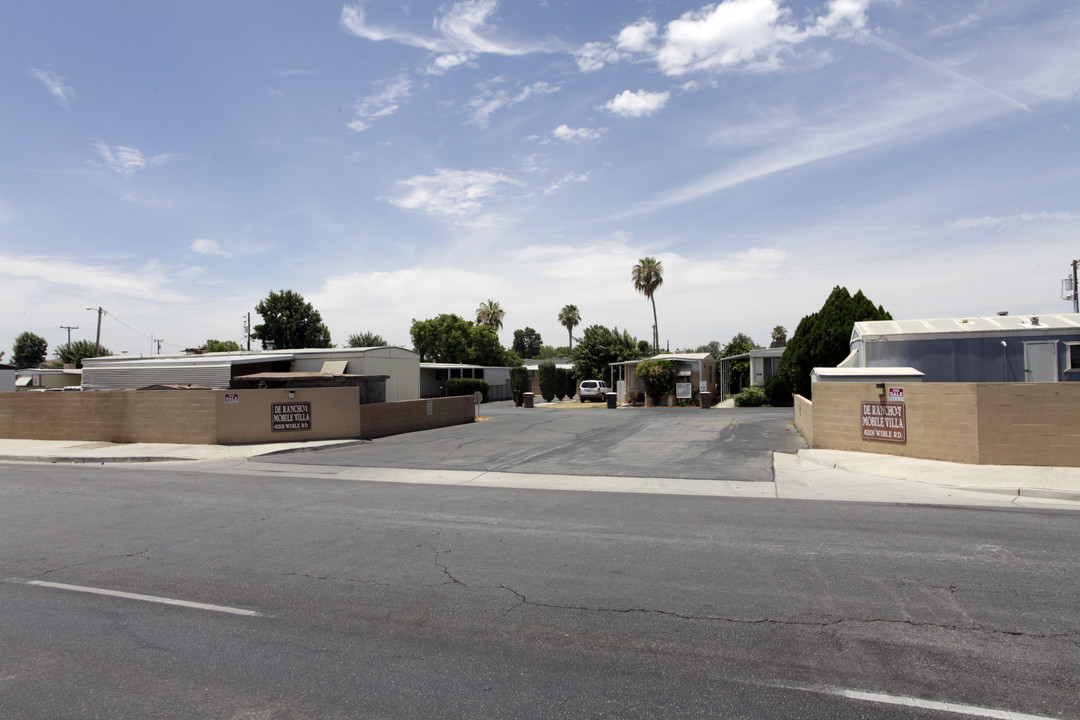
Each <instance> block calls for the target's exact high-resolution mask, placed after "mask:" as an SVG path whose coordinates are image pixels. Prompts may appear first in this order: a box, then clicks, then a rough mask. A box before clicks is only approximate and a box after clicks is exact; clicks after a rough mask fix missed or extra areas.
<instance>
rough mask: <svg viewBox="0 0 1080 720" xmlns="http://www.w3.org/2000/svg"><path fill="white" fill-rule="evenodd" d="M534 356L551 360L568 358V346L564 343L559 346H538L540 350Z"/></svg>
mask: <svg viewBox="0 0 1080 720" xmlns="http://www.w3.org/2000/svg"><path fill="white" fill-rule="evenodd" d="M536 357H537V358H538V359H540V360H551V359H552V358H568V357H570V348H568V347H567V346H565V345H560V346H559V347H551V346H550V345H542V346H541V347H540V351H539V352H538V353H536Z"/></svg>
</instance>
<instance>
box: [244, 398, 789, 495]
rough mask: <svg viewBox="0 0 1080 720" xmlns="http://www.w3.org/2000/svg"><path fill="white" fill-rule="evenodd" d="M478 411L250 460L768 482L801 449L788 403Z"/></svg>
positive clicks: (506, 406)
mask: <svg viewBox="0 0 1080 720" xmlns="http://www.w3.org/2000/svg"><path fill="white" fill-rule="evenodd" d="M480 412H481V415H482V416H484V417H486V418H487V419H486V420H484V421H482V422H477V423H472V424H469V425H458V426H454V427H448V428H439V429H436V430H425V431H422V432H414V433H407V434H404V435H396V436H393V437H388V438H381V439H378V440H374V441H371V442H366V443H363V444H360V445H352V446H347V447H331V448H326V449H320V450H313V451H311V452H305V453H299V454H284V455H271V456H262V457H259V458H253V459H252V462H270V463H285V464H290V463H291V464H304V465H334V466H345V467H392V468H414V469H423V470H473V471H487V472H523V473H540V474H545V473H547V474H559V475H606V476H615V477H660V478H688V479H697V480H740V481H744V482H745V481H759V482H771V481H772V480H773V465H772V454H773V453H774V452H785V453H794V452H797V451H798V450H799V449H800V448H805V447H806V443H805V442H803V439H802V436H801V435H800V434H799V432H798V431H797V430H796V429H795V426H794V425H793V423H792V411H791V409H790V408H779V409H773V408H713V409H711V410H700V409H696V408H649V409H644V408H620V409H618V410H609V409H607V408H606V407H603V406H590V407H580V406H573V407H539V408H533V409H531V410H526V409H524V408H517V407H514V405H513V403H511V402H498V403H489V404H487V405H483V406H482V407H481V411H480Z"/></svg>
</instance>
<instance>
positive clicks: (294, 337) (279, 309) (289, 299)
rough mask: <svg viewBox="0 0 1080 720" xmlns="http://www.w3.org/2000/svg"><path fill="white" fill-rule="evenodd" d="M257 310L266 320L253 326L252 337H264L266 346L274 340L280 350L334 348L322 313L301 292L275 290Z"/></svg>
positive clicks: (263, 344)
mask: <svg viewBox="0 0 1080 720" xmlns="http://www.w3.org/2000/svg"><path fill="white" fill-rule="evenodd" d="M255 312H257V313H259V314H260V315H262V317H263V322H262V324H261V325H256V326H255V327H254V328H253V329H252V333H251V336H252V337H254V338H257V339H259V340H261V341H262V346H263V347H264V348H265V347H267V346H268V345H270V344H271V343H273V346H274V347H275V348H276V349H278V350H285V349H293V348H328V347H332V345H331V343H330V331H329V330H328V329H327V327H326V325H324V324H323V321H322V315H320V314H319V311H318V310H316V309H315V308H314V307H312V306H311V303H309V302H306V301H305V300H304V297H303V296H302V295H300V293H297V292H293V291H292V290H282V291H281V292H273V291H271V292H270V295H269V296H267V297H266V298H265V299H263V300H260V301H259V304H258V305H256V306H255Z"/></svg>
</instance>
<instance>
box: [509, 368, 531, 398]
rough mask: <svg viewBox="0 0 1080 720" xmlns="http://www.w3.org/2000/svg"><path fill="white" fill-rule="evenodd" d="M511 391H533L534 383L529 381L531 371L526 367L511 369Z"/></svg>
mask: <svg viewBox="0 0 1080 720" xmlns="http://www.w3.org/2000/svg"><path fill="white" fill-rule="evenodd" d="M510 389H511V390H517V391H518V392H529V391H531V390H532V381H530V380H529V369H528V368H526V367H512V368H510Z"/></svg>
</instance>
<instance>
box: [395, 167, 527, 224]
mask: <svg viewBox="0 0 1080 720" xmlns="http://www.w3.org/2000/svg"><path fill="white" fill-rule="evenodd" d="M520 184H521V183H520V182H518V181H517V180H515V179H513V178H511V177H509V176H507V175H503V174H502V173H499V172H495V171H492V170H447V169H439V170H436V171H435V173H434V174H433V175H417V176H415V177H411V178H409V179H407V180H401V181H399V182H398V183H397V185H398V187H399V188H401V189H402V190H404V191H405V192H404V194H402V195H400V196H398V197H395V198H390V199H389V200H390V202H391V203H392V204H394V205H396V206H397V207H399V208H403V209H405V210H417V211H419V212H423V213H426V214H428V215H433V216H435V217H441V218H444V219H449V220H454V221H469V220H475V219H476V218H478V217H479V216H480V215H481V213H482V212H483V210H484V207H485V203H487V202H488V201H490V200H492V199H494V198H495V197H496V196H497V195H498V194H499V192H500V191H501V190H502V189H503V188H505V187H508V186H518V185H520Z"/></svg>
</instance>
